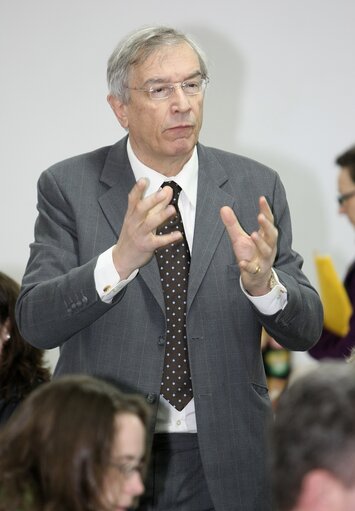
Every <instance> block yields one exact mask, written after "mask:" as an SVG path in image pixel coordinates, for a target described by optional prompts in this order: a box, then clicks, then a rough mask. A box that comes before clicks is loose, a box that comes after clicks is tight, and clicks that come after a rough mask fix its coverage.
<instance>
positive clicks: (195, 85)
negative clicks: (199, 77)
mask: <svg viewBox="0 0 355 511" xmlns="http://www.w3.org/2000/svg"><path fill="white" fill-rule="evenodd" d="M184 88H185V89H186V90H188V91H195V90H199V88H200V82H196V81H195V82H185V83H184Z"/></svg>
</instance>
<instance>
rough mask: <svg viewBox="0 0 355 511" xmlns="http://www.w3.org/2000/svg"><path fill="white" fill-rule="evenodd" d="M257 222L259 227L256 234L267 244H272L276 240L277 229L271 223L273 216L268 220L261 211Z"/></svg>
mask: <svg viewBox="0 0 355 511" xmlns="http://www.w3.org/2000/svg"><path fill="white" fill-rule="evenodd" d="M258 222H259V226H260V229H259V231H258V234H259V236H260V237H261V238H263V239H264V240H265V241H266V242H267V243H268V244H269V245H272V246H274V245H275V244H276V242H277V237H278V230H277V228H276V227H275V225H274V223H273V218H272V219H271V220H270V219H269V218H267V217H266V216H265V215H264V214H263V213H260V214H259V216H258Z"/></svg>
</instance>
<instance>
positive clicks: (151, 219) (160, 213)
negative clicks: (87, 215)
mask: <svg viewBox="0 0 355 511" xmlns="http://www.w3.org/2000/svg"><path fill="white" fill-rule="evenodd" d="M147 186H148V181H147V180H146V179H144V178H142V179H139V180H138V181H137V183H136V184H135V185H134V187H133V188H132V190H131V191H130V193H129V195H128V208H127V212H126V215H125V217H124V220H123V225H122V229H121V232H120V235H119V238H118V240H117V243H116V245H115V247H114V249H113V252H112V256H113V262H114V265H115V268H116V270H117V271H118V273H119V275H120V277H121V279H125V278H127V277H128V276H129V275H130V274H131V273H132V271H133V270H135V269H137V268H141V267H142V266H144V265H145V264H146V263H147V262H148V261H149V260H150V259H151V258H152V257H153V254H154V252H155V250H156V249H158V248H160V247H163V246H165V245H168V244H169V243H174V242H176V241H178V240H180V239H181V237H182V235H181V233H180V232H179V231H174V232H171V233H169V234H164V235H160V236H157V235H156V228H157V227H158V226H159V225H161V224H163V223H165V222H166V221H167V220H168V218H170V217H171V216H173V215H174V214H175V212H176V211H175V208H174V206H172V205H169V202H170V201H171V198H172V194H173V192H172V189H171V187H169V186H165V187H164V188H162V189H160V190H158V191H157V192H154V193H152V194H151V195H149V196H148V197H144V192H145V190H146V189H147Z"/></svg>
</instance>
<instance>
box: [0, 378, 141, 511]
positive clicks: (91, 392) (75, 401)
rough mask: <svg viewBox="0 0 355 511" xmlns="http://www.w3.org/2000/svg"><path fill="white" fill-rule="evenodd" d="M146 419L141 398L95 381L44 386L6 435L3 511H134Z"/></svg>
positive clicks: (1, 453)
mask: <svg viewBox="0 0 355 511" xmlns="http://www.w3.org/2000/svg"><path fill="white" fill-rule="evenodd" d="M148 419H149V417H148V412H147V408H146V405H145V403H144V401H143V399H141V398H140V397H138V396H133V395H125V394H123V393H121V392H120V391H119V390H118V389H117V388H116V387H114V386H113V385H111V384H109V383H106V382H104V381H101V380H99V379H96V378H93V377H90V376H81V375H80V376H79V375H76V376H66V377H62V378H60V379H57V380H54V381H52V382H50V383H46V384H44V385H41V386H40V387H39V388H38V389H37V390H35V391H34V392H32V393H31V394H30V395H29V396H28V397H27V398H26V399H25V400H24V402H23V403H22V404H21V405H20V407H19V408H18V409H17V410H16V411H15V413H14V414H13V416H12V417H11V418H10V420H9V421H8V422H7V424H6V426H5V427H4V428H3V430H2V431H1V432H0V493H1V495H2V497H3V495H5V499H6V498H7V500H5V502H6V506H5V507H4V508H2V507H1V506H2V500H1V501H0V510H1V511H3V509H4V510H5V509H6V510H7V511H12V510H15V509H23V510H24V511H26V510H28V511H30V510H31V511H32V510H33V511H34V510H36V511H37V510H38V511H39V510H43V509H47V506H48V509H51V511H62V510H63V509H66V510H68V511H69V510H70V511H89V510H90V511H121V510H126V509H128V508H129V507H131V506H132V505H133V504H134V502H135V500H136V498H137V497H138V496H139V495H141V493H142V492H143V491H144V486H143V482H142V477H143V476H144V471H145V467H146V459H145V446H146V428H147V425H148ZM5 481H6V483H5ZM24 495H26V496H27V497H26V499H25V500H26V502H25V503H24V498H23V496H24ZM31 502H32V503H31ZM9 503H10V504H9ZM26 503H30V504H28V506H27V507H26ZM9 505H10V507H9Z"/></svg>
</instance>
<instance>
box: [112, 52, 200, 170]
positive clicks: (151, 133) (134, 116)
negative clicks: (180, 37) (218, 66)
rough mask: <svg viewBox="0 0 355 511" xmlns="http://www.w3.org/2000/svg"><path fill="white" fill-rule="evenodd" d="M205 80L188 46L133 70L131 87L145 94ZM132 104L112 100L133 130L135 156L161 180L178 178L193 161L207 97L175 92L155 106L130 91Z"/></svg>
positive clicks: (151, 58) (153, 57) (161, 54)
mask: <svg viewBox="0 0 355 511" xmlns="http://www.w3.org/2000/svg"><path fill="white" fill-rule="evenodd" d="M200 76H201V69H200V64H199V60H198V56H197V55H196V53H195V52H194V50H193V49H192V48H191V47H190V46H189V45H188V44H186V43H183V44H180V45H177V46H164V47H162V48H160V49H158V50H157V51H155V52H154V53H152V54H151V55H150V56H149V57H148V58H147V59H146V60H145V61H144V63H142V64H140V65H138V66H135V67H134V68H133V69H132V70H131V74H130V80H129V87H130V88H132V87H133V88H138V89H142V88H144V89H146V88H149V87H151V86H154V87H156V86H157V85H158V86H159V85H162V86H163V85H164V84H167V83H173V84H177V83H181V82H184V81H185V80H189V79H196V78H198V77H200ZM129 92H130V100H129V102H128V104H126V105H125V104H123V103H122V102H120V101H119V100H118V99H117V98H113V97H112V96H110V97H109V98H108V100H109V102H110V105H111V107H112V108H113V110H114V112H115V114H116V116H117V118H118V120H119V122H120V124H121V125H122V126H123V127H124V128H126V129H128V131H129V138H130V142H131V145H132V148H133V151H134V152H135V154H136V156H137V157H138V158H139V160H141V161H142V162H143V163H144V164H145V165H147V166H149V167H151V168H153V169H154V170H157V171H158V172H161V173H162V174H164V175H166V176H168V175H176V174H177V173H178V172H179V171H180V170H181V168H182V167H183V165H184V164H185V163H186V161H188V159H189V158H190V156H191V154H192V151H193V148H194V146H195V145H196V143H197V141H198V136H199V133H200V129H201V124H202V110H203V97H204V95H203V92H201V93H198V94H196V95H194V96H188V95H186V94H185V92H184V91H183V90H182V89H181V88H180V87H176V88H175V89H174V92H173V94H172V95H171V96H170V97H169V98H165V99H158V100H154V99H151V98H150V96H149V94H148V93H147V92H142V91H138V90H130V91H129Z"/></svg>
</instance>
